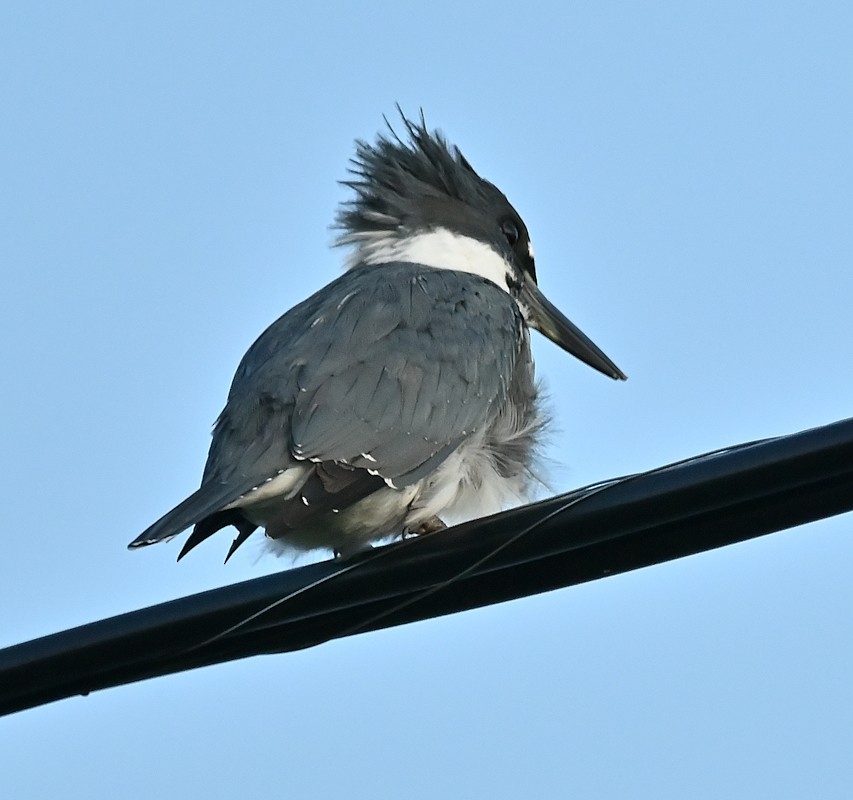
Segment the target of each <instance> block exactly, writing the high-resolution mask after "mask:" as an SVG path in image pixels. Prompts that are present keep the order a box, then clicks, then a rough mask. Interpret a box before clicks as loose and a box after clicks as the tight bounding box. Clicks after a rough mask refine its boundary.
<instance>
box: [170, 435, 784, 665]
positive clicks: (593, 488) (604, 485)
mask: <svg viewBox="0 0 853 800" xmlns="http://www.w3.org/2000/svg"><path fill="white" fill-rule="evenodd" d="M780 438H784V437H778V436H774V437H769V438H767V439H756V440H753V441H750V442H745V443H742V444H737V445H730V446H728V447H720V448H718V449H716V450H711V451H709V452H707V453H702V454H701V455H698V456H689V457H688V458H684V459H681V460H680V461H675V462H673V463H671V464H666V465H664V466H660V467H655V468H653V469H650V470H646V471H644V472H635V473H631V474H628V475H622V476H620V477H618V478H610V479H608V480H604V481H600V482H598V483H593V484H590V485H589V486H585V487H583V488H581V489H576V490H575V491H574V492H572V493H571V494H572V495H574V496H573V497H571V498H570V499H569V500H567V501H566V502H565V503H562V504H560V506H559V507H557V508H556V509H554V510H553V511H550V512H548V513H547V514H546V515H545V516H544V517H541V518H540V519H537V520H535V521H534V522H532V523H531V524H530V525H528V526H526V527H525V528H522V529H521V530H520V531H519V532H518V533H516V534H514V535H513V536H511V537H510V538H509V539H507V540H506V541H505V542H503V543H501V544H500V545H498V546H497V547H496V548H494V549H493V550H491V551H489V552H488V553H486V555H484V556H482V557H480V558H479V559H477V560H476V561H474V562H473V563H472V564H470V565H469V566H467V567H465V569H463V570H462V571H461V572H458V573H456V574H455V575H453V576H452V577H450V578H448V579H446V580H444V581H442V582H440V583H438V584H436V585H435V586H430V587H429V588H427V589H424V590H423V591H421V592H419V593H418V594H416V595H415V596H414V597H410V598H407V599H406V600H403V601H401V602H400V603H397V604H396V605H393V606H391V608H386V609H383V610H382V611H380V612H379V613H378V614H375V615H373V616H371V617H368V618H366V619H364V620H362V621H360V622H359V623H357V624H356V625H353V626H350V627H348V628H344V629H343V630H341V631H339V632H338V633H336V634H334V635H332V636H328V637H327V638H325V639H323V640H321V641H318V642H314V644H325V643H327V642H329V641H331V640H332V639H338V638H341V637H343V636H350V635H352V634H355V633H358V632H359V631H361V630H363V629H364V628H366V627H367V626H369V625H372V624H373V623H375V622H378V621H379V620H381V619H384V618H385V617H387V616H389V615H391V614H395V613H396V612H398V611H400V610H402V609H404V608H407V607H408V606H410V605H412V604H414V603H417V602H420V601H421V600H423V599H425V598H426V597H429V596H431V595H433V594H435V593H436V592H439V591H441V590H443V589H446V588H447V587H449V586H451V585H452V584H453V583H455V582H456V581H458V580H461V579H462V578H464V577H465V576H466V575H470V574H471V573H472V572H474V571H475V570H477V569H478V568H479V567H481V566H483V564H486V563H488V561H490V560H491V559H492V558H494V557H495V556H496V555H498V554H499V553H501V552H503V551H504V550H506V549H507V548H508V547H511V546H512V545H513V544H515V543H516V542H518V541H519V540H520V539H522V538H524V537H525V536H528V535H529V534H530V533H532V532H533V531H535V530H536V529H537V528H539V527H541V526H542V525H544V524H545V523H546V522H548V521H549V520H551V519H553V518H554V517H556V516H558V515H559V514H562V513H564V512H566V511H568V510H569V509H570V508H573V507H574V506H576V505H578V504H579V503H581V502H582V501H584V500H587V499H589V498H590V497H593V496H595V495H597V494H599V493H601V492H603V491H604V490H606V489H609V488H611V487H612V486H615V485H616V484H622V483H628V482H630V481H632V480H635V479H637V478H641V477H645V476H648V475H656V474H660V473H662V472H665V471H666V470H668V469H674V468H676V467H680V466H683V465H685V464H690V463H695V462H698V461H701V460H703V459H706V458H713V457H715V456H718V455H723V454H724V453H732V452H737V451H738V450H744V449H746V448H748V447H754V446H755V445H758V444H765V443H768V442H771V441H775V440H777V439H780ZM437 533H444V531H433V532H430V533H427V534H422V535H420V536H415V537H412V538H410V539H403V540H402V541H400V542H396V543H395V544H394V545H392V546H387V547H383V548H381V549H378V550H377V551H376V552H375V553H373V554H372V555H371V556H370V557H369V558H365V559H362V560H359V561H357V562H354V563H352V564H348V565H346V566H343V567H341V568H340V569H339V570H336V571H335V572H333V573H331V574H329V575H324V576H323V577H322V578H318V579H317V580H315V581H312V582H311V583H309V584H306V585H305V586H301V587H300V588H298V589H295V590H294V591H292V592H289V593H288V594H286V595H284V596H282V597H280V598H278V599H277V600H274V601H273V602H272V603H269V604H268V605H266V606H264V607H263V608H261V609H259V610H258V611H256V612H254V613H253V614H250V615H249V616H248V617H245V618H244V619H242V620H240V621H239V622H236V623H234V624H233V625H231V626H230V627H228V628H226V629H225V630H223V631H220V632H219V633H217V634H214V635H213V636H211V637H209V638H208V639H205V640H203V641H201V642H199V643H197V644H194V645H192V646H190V647H188V648H186V649H185V650H182V651H180V652H179V653H178V654H177V655H184V654H186V653H191V652H194V651H195V650H199V649H201V648H203V647H207V646H208V645H211V644H213V643H214V642H217V641H220V640H221V639H224V638H225V637H226V636H230V635H231V634H233V633H235V632H236V631H238V630H240V629H241V628H243V627H245V626H246V625H248V624H249V623H251V622H253V621H254V620H256V619H258V618H259V617H261V616H263V615H264V614H266V613H268V612H269V611H272V610H273V609H275V608H278V607H279V606H280V605H282V604H283V603H286V602H288V601H289V600H292V599H293V598H295V597H298V596H299V595H302V594H305V593H306V592H308V591H310V590H312V589H316V588H317V587H318V586H322V585H323V584H325V583H328V582H329V581H331V580H333V579H335V578H338V577H340V576H341V575H344V574H346V573H347V572H351V571H352V570H354V569H356V568H357V567H360V566H362V565H363V564H369V563H371V562H373V561H376V560H378V559H380V558H384V557H385V556H387V555H388V554H390V553H396V552H398V551H399V550H400V548H401V547H407V546H412V545H414V544H415V543H416V542H418V541H420V540H422V539H425V538H427V537H430V536H434V535H435V534H437Z"/></svg>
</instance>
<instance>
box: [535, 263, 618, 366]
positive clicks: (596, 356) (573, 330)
mask: <svg viewBox="0 0 853 800" xmlns="http://www.w3.org/2000/svg"><path fill="white" fill-rule="evenodd" d="M519 300H520V302H521V303H522V304H523V305H524V306H526V307H527V308H528V309H529V310H530V314H529V318H528V324H529V325H530V326H531V327H533V328H536V330H537V331H539V332H540V333H543V334H545V336H547V337H548V338H549V339H550V340H551V341H552V342H554V344H557V345H559V346H560V347H562V348H563V350H565V351H566V352H567V353H571V354H572V355H573V356H575V358H579V359H580V360H581V361H583V362H584V363H585V364H589V366H591V367H592V368H593V369H597V370H598V371H599V372H603V373H604V374H605V375H608V376H609V377H611V378H613V379H614V380H619V381H626V380H628V376H627V375H626V374H625V373H624V372H622V370H621V369H619V367H617V366H616V365H615V364H614V363H613V362H612V361H611V360H610V359H609V358H608V357H607V356H606V355H604V353H603V352H602V351H601V349H600V348H599V347H598V346H597V345H595V344H594V343H593V342H592V340H591V339H590V338H589V337H588V336H587V335H586V334H585V333H584V332H583V331H582V330H581V329H580V328H578V327H577V325H575V324H574V323H573V322H571V321H569V320H568V319H566V318H565V317H564V316H563V313H562V312H561V311H560V310H559V309H558V308H557V307H556V306H555V305H553V304H552V303H551V302H550V301H549V300H548V299H547V298H546V297H545V295H543V294H542V292H541V291H539V287H538V286H537V285H536V284H535V283H534V282H533V281H532V280H530V279H529V278H528V279H527V280H526V281H525V282H524V286H523V287H522V289H521V296H520V297H519Z"/></svg>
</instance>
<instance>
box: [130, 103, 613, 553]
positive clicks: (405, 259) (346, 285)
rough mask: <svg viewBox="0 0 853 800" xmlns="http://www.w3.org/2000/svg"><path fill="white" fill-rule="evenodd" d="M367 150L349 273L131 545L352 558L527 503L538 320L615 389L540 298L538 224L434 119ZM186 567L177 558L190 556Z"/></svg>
mask: <svg viewBox="0 0 853 800" xmlns="http://www.w3.org/2000/svg"><path fill="white" fill-rule="evenodd" d="M405 124H406V127H407V131H408V133H409V134H410V138H411V142H410V143H409V144H407V143H404V142H402V141H401V140H399V139H396V138H394V139H385V138H382V137H380V138H379V140H378V142H377V144H376V145H375V146H370V145H366V144H364V143H360V144H359V149H358V158H357V160H356V161H355V168H354V170H353V171H354V173H355V175H356V177H357V179H356V180H354V181H351V182H350V183H349V185H350V186H352V187H353V188H354V189H355V191H356V199H355V200H354V201H352V202H351V203H350V204H348V205H347V206H345V207H344V209H343V210H342V212H341V213H340V214H339V217H338V222H339V226H340V227H341V228H342V229H343V232H344V233H343V235H342V237H341V240H340V241H341V243H342V244H349V245H354V246H355V247H356V254H355V257H354V258H353V259H352V260H351V264H350V269H349V270H348V271H347V272H346V273H344V274H343V275H342V276H341V277H339V278H338V279H337V280H335V281H333V282H332V283H331V284H329V285H328V286H326V287H324V288H323V289H321V290H320V291H318V292H317V293H316V294H314V295H313V296H311V297H309V298H308V299H307V300H305V301H304V302H303V303H300V304H299V305H297V306H296V307H295V308H293V309H291V310H290V311H288V312H287V313H286V314H285V315H284V316H282V317H281V318H280V319H278V320H277V321H276V322H274V323H273V324H272V325H271V326H270V327H269V328H267V330H266V331H265V332H264V333H263V334H262V335H261V336H260V337H259V339H258V340H257V341H256V342H255V343H254V344H253V345H252V347H251V348H250V349H249V351H248V352H247V353H246V355H245V356H244V358H243V360H242V362H241V363H240V366H239V367H238V369H237V373H236V375H235V377H234V381H233V383H232V385H231V390H230V392H229V394H228V401H227V403H226V405H225V409H224V410H223V412H222V414H221V415H220V417H219V419H218V420H217V422H216V425H215V427H214V432H213V442H212V445H211V448H210V453H209V455H208V459H207V464H206V466H205V470H204V474H203V477H202V484H201V487H200V488H199V490H198V491H196V492H195V493H194V494H193V495H191V496H190V497H189V498H187V499H186V500H185V501H184V502H183V503H181V504H180V505H178V506H177V507H176V508H175V509H173V510H172V511H171V512H169V513H168V514H166V515H165V516H164V517H163V518H162V519H160V520H159V521H158V522H156V523H154V525H152V526H151V527H150V528H148V529H147V530H146V531H145V532H143V533H142V534H141V535H140V536H139V537H137V539H135V540H134V541H133V542H132V543H131V545H130V546H131V547H137V546H141V545H145V544H151V543H153V542H156V541H161V540H163V539H167V538H170V537H172V536H174V535H175V534H177V533H179V532H180V531H182V530H184V529H185V528H188V527H190V526H192V525H194V526H195V529H194V531H193V533H192V534H191V536H190V537H189V539H188V540H187V543H186V544H185V546H184V548H183V550H182V551H181V556H182V555H184V553H186V552H187V551H188V550H189V549H191V548H192V547H194V546H195V545H196V544H198V543H199V542H200V541H202V540H203V539H205V538H207V537H208V536H210V535H211V534H213V533H214V532H216V531H217V530H219V529H220V528H222V527H224V526H227V525H234V526H235V527H236V528H237V530H238V536H237V538H236V539H235V540H234V543H233V544H232V548H231V551H230V552H229V554H228V555H229V557H230V555H231V553H233V551H234V549H236V547H238V546H239V545H240V544H241V543H242V542H243V541H245V539H246V538H247V537H248V536H249V535H250V534H251V533H252V532H253V531H254V530H255V529H256V527H258V526H262V527H264V529H265V530H266V534H267V536H268V537H270V539H272V540H274V541H277V542H279V543H281V544H282V545H283V546H284V547H289V548H293V549H296V550H308V549H315V548H328V549H332V550H334V551H335V552H337V553H348V552H352V551H354V550H358V549H360V548H362V547H365V546H367V545H368V544H369V543H370V542H372V541H375V540H377V539H379V538H382V537H384V536H388V535H391V534H394V533H400V532H404V531H411V532H424V531H432V530H436V529H440V528H441V527H443V522H442V520H441V519H440V518H439V516H438V515H439V514H444V513H447V512H450V513H453V512H455V511H463V512H464V511H465V510H466V507H468V509H467V510H469V511H471V510H472V508H471V507H472V506H473V510H474V512H475V513H477V512H479V513H484V512H488V511H494V510H499V508H500V506H501V505H504V504H505V503H506V502H508V501H513V500H515V501H518V500H522V499H523V498H524V497H525V495H526V493H527V490H528V488H529V485H530V483H531V480H532V473H531V465H532V462H533V459H534V455H535V448H536V444H537V438H538V435H539V433H540V432H541V430H542V427H543V425H544V423H545V421H546V420H545V415H544V414H543V413H542V411H541V409H540V406H539V403H538V401H537V389H536V384H535V381H534V375H533V361H532V358H531V355H530V344H529V335H528V326H533V327H536V328H538V329H539V330H541V331H542V332H543V333H545V334H546V335H548V336H549V337H550V338H552V339H554V340H555V341H556V342H557V343H558V344H560V345H561V346H562V347H564V348H565V349H567V350H569V351H570V352H572V353H574V354H575V355H577V356H579V357H580V358H582V359H583V360H585V361H586V362H587V363H590V364H591V365H592V366H594V367H595V368H596V369H599V370H601V371H603V372H605V373H606V374H608V375H610V376H611V377H614V378H624V375H623V374H622V373H621V372H620V371H619V370H618V368H616V366H615V365H614V364H613V363H612V362H611V361H610V360H609V359H608V358H607V357H606V356H605V355H604V354H603V353H602V352H601V351H600V350H598V348H597V347H596V346H595V345H593V344H592V342H590V341H589V340H588V339H587V338H586V337H585V336H584V335H583V334H582V333H581V332H580V331H579V330H578V329H577V328H575V327H574V326H573V325H572V323H570V322H569V321H568V320H567V319H565V317H563V316H562V315H561V314H560V312H558V311H557V310H556V309H555V308H554V307H553V306H551V305H550V304H549V303H548V302H547V300H545V299H544V297H543V296H542V295H541V293H540V292H539V290H538V288H537V287H536V274H535V269H534V266H533V251H532V247H531V246H530V243H529V238H528V235H527V230H526V228H525V227H524V223H523V222H522V221H521V218H520V217H519V216H518V214H517V212H515V210H514V209H513V208H512V206H511V205H510V204H509V202H508V201H507V200H506V198H505V197H504V196H503V194H501V193H500V192H499V191H498V190H497V189H496V188H495V187H494V186H493V185H492V184H490V183H488V182H487V181H484V180H483V179H482V178H480V177H479V176H478V175H477V174H476V173H475V172H474V171H473V169H472V168H471V167H470V165H469V164H468V162H467V161H466V160H465V159H464V158H463V157H462V156H461V154H460V153H459V152H458V150H453V149H450V148H449V147H448V146H447V145H446V143H445V142H444V140H443V139H442V138H441V137H440V136H439V135H437V134H433V133H430V132H429V131H428V130H427V129H426V127H425V125H424V124H423V121H421V123H420V124H419V125H418V124H414V123H411V122H409V121H408V120H405ZM179 557H180V556H179Z"/></svg>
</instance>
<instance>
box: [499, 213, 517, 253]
mask: <svg viewBox="0 0 853 800" xmlns="http://www.w3.org/2000/svg"><path fill="white" fill-rule="evenodd" d="M501 231H502V232H503V235H504V236H506V240H507V241H508V242H509V246H510V247H515V245H516V244H517V243H518V236H519V233H518V225H516V224H515V223H514V222H513V221H512V220H511V219H505V220H504V221H503V222H502V223H501Z"/></svg>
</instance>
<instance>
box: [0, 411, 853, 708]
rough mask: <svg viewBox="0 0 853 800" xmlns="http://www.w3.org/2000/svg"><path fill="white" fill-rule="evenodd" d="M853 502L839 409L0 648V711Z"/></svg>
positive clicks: (415, 613) (712, 543)
mask: <svg viewBox="0 0 853 800" xmlns="http://www.w3.org/2000/svg"><path fill="white" fill-rule="evenodd" d="M850 510H853V419H848V420H844V421H841V422H836V423H834V424H831V425H826V426H823V427H820V428H814V429H812V430H808V431H803V432H801V433H797V434H792V435H790V436H784V437H779V438H775V439H768V440H763V441H760V442H754V443H750V444H744V445H739V446H737V447H733V448H728V449H726V450H723V451H718V452H715V453H711V454H706V455H703V456H698V457H696V458H693V459H689V460H687V461H684V462H680V463H678V464H674V465H669V466H666V467H662V468H660V469H656V470H652V471H650V472H646V473H641V474H638V475H632V476H627V477H624V478H617V479H614V480H613V481H608V482H606V483H604V484H600V485H596V486H593V487H587V488H585V489H580V490H578V491H576V492H572V493H569V494H567V495H561V496H558V497H554V498H551V499H550V500H546V501H544V502H541V503H536V504H534V505H530V506H525V507H523V508H519V509H514V510H512V511H508V512H505V513H503V514H500V515H497V516H494V517H490V518H487V519H484V520H477V521H475V522H471V523H468V524H465V525H461V526H458V527H457V528H455V529H453V531H452V532H450V533H447V532H441V533H438V534H435V535H432V536H426V537H420V538H417V539H407V540H405V541H403V542H400V543H397V544H393V545H389V546H387V547H383V548H377V549H375V550H373V551H371V552H368V553H363V554H359V555H358V556H355V557H353V558H352V559H348V560H346V561H344V562H338V561H326V562H322V563H319V564H311V565H308V566H306V567H300V568H298V569H292V570H287V571H284V572H280V573H278V574H275V575H268V576H264V577H261V578H256V579H254V580H250V581H246V582H243V583H238V584H234V585H232V586H226V587H223V588H221V589H214V590H212V591H208V592H203V593H201V594H196V595H191V596H189V597H184V598H181V599H179V600H174V601H171V602H168V603H162V604H160V605H156V606H152V607H150V608H145V609H141V610H139V611H133V612H131V613H128V614H122V615H120V616H117V617H111V618H109V619H105V620H101V621H99V622H93V623H90V624H88V625H82V626H80V627H77V628H72V629H70V630H67V631H62V632H60V633H56V634H52V635H50V636H45V637H42V638H40V639H34V640H33V641H30V642H24V643H22V644H18V645H15V646H12V647H8V648H6V649H3V650H0V714H9V713H12V712H14V711H20V710H22V709H25V708H31V707H33V706H37V705H41V704H43V703H49V702H51V701H54V700H59V699H62V698H65V697H70V696H72V695H77V694H88V693H89V692H91V691H95V690H97V689H104V688H107V687H110V686H118V685H121V684H125V683H131V682H133V681H138V680H143V679H145V678H153V677H156V676H159V675H168V674H171V673H174V672H180V671H183V670H188V669H195V668H197V667H202V666H208V665H211V664H217V663H221V662H224V661H230V660H234V659H238V658H245V657H247V656H253V655H259V654H262V653H282V652H287V651H292V650H298V649H301V648H304V647H311V646H313V645H316V644H320V643H323V642H327V641H329V640H331V639H335V638H339V637H341V636H348V635H352V634H355V633H360V632H363V631H368V630H377V629H380V628H387V627H391V626H394V625H401V624H404V623H407V622H413V621H416V620H422V619H429V618H431V617H438V616H441V615H443V614H451V613H455V612H458V611H464V610H467V609H470V608H477V607H479V606H484V605H489V604H492V603H499V602H502V601H505V600H511V599H515V598H518V597H525V596H528V595H532V594H537V593H540V592H545V591H549V590H551V589H557V588H561V587H566V586H572V585H575V584H578V583H583V582H585V581H590V580H596V579H598V578H603V577H606V576H609V575H615V574H618V573H620V572H626V571H628V570H632V569H638V568H640V567H644V566H648V565H650V564H656V563H660V562H663V561H669V560H671V559H675V558H680V557H682V556H687V555H692V554H694V553H699V552H703V551H705V550H710V549H713V548H716V547H722V546H723V545H727V544H732V543H734V542H739V541H744V540H746V539H751V538H754V537H756V536H761V535H763V534H767V533H772V532H774V531H778V530H782V529H785V528H790V527H794V526H796V525H801V524H803V523H806V522H811V521H813V520H817V519H822V518H824V517H829V516H833V515H835V514H840V513H843V512H846V511H850Z"/></svg>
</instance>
